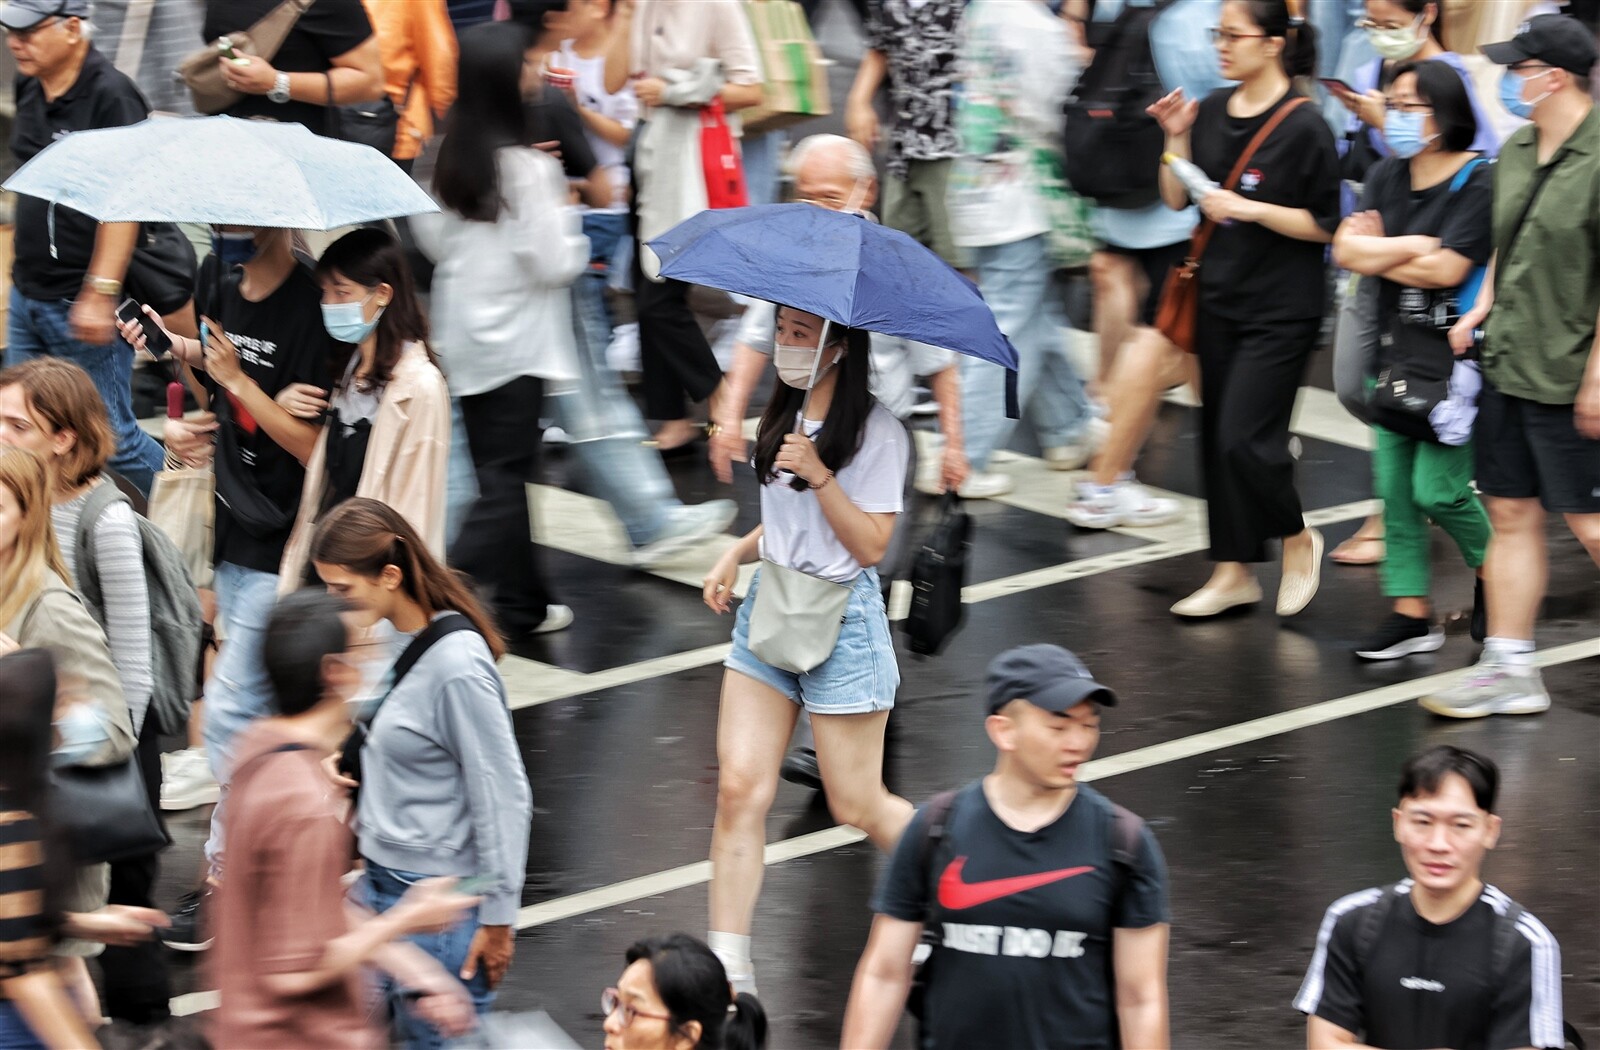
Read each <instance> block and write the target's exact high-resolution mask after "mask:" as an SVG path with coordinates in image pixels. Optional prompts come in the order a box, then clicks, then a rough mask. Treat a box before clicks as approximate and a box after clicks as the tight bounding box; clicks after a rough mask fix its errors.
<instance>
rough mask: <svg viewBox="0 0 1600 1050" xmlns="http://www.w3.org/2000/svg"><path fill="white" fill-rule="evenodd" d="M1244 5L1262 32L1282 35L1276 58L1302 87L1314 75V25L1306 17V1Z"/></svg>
mask: <svg viewBox="0 0 1600 1050" xmlns="http://www.w3.org/2000/svg"><path fill="white" fill-rule="evenodd" d="M1244 6H1245V8H1246V9H1247V10H1248V11H1249V12H1250V20H1251V21H1252V22H1254V23H1255V24H1256V25H1257V26H1259V27H1260V28H1261V31H1262V32H1263V33H1265V34H1267V36H1269V37H1271V36H1275V37H1282V38H1283V51H1282V52H1281V53H1280V54H1279V56H1278V61H1279V62H1281V63H1282V65H1283V71H1284V72H1285V73H1287V74H1288V76H1289V79H1290V80H1294V81H1298V82H1300V83H1299V84H1297V86H1299V87H1300V88H1301V89H1302V90H1304V89H1305V87H1306V86H1307V85H1306V83H1305V82H1306V81H1309V80H1310V79H1311V78H1313V77H1315V76H1316V75H1317V27H1316V26H1314V25H1312V24H1311V23H1310V22H1309V21H1307V19H1306V14H1305V11H1306V0H1244Z"/></svg>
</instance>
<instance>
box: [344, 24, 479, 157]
mask: <svg viewBox="0 0 1600 1050" xmlns="http://www.w3.org/2000/svg"><path fill="white" fill-rule="evenodd" d="M362 4H363V5H364V6H365V7H366V9H367V17H368V18H369V19H371V21H372V31H373V32H374V33H376V34H377V35H378V51H379V52H380V53H381V54H382V56H383V81H384V87H385V88H386V89H387V90H388V92H389V99H390V101H392V102H393V103H394V104H395V106H396V108H401V104H402V101H403V100H404V99H405V97H406V88H407V85H410V87H411V100H410V101H409V102H407V103H405V105H404V107H403V108H401V113H400V129H399V132H398V134H397V135H396V136H395V145H394V153H393V156H394V158H395V159H396V160H409V159H411V158H414V157H416V156H417V155H418V154H419V153H421V152H422V144H423V143H424V142H426V141H427V140H428V138H429V137H430V136H431V135H432V134H433V121H434V118H435V117H442V116H444V114H445V111H446V110H447V109H449V108H450V104H451V103H452V102H454V101H455V99H456V34H455V29H454V28H452V26H451V25H450V13H449V10H448V8H447V7H446V4H445V0H362Z"/></svg>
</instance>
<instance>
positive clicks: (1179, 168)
mask: <svg viewBox="0 0 1600 1050" xmlns="http://www.w3.org/2000/svg"><path fill="white" fill-rule="evenodd" d="M1161 163H1163V164H1165V165H1166V166H1167V167H1169V168H1171V169H1172V174H1174V175H1176V176H1177V177H1178V181H1179V182H1181V183H1183V188H1184V189H1185V190H1186V191H1188V194H1189V199H1190V200H1192V201H1194V202H1195V203H1196V204H1199V203H1200V200H1201V198H1203V197H1204V196H1205V195H1206V194H1208V193H1210V192H1211V191H1212V190H1216V189H1220V188H1221V187H1219V186H1218V185H1217V184H1216V183H1214V182H1212V181H1211V180H1210V179H1209V178H1207V177H1206V173H1205V172H1203V171H1201V170H1200V165H1198V164H1196V163H1194V162H1193V161H1190V160H1184V159H1183V158H1182V157H1180V156H1178V155H1177V154H1176V153H1163V154H1162V155H1161Z"/></svg>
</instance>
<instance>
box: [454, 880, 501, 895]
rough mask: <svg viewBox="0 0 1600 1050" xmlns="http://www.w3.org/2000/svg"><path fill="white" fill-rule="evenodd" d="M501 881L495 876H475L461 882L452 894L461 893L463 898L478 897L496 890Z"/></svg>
mask: <svg viewBox="0 0 1600 1050" xmlns="http://www.w3.org/2000/svg"><path fill="white" fill-rule="evenodd" d="M499 881H500V880H499V879H497V878H496V877H495V876H493V875H474V876H472V877H471V878H467V879H462V880H461V881H460V882H458V883H456V885H455V888H454V889H453V890H451V892H452V893H459V894H461V896H463V897H476V896H478V895H479V894H481V893H483V892H484V891H485V890H492V889H494V887H495V885H496V884H497V883H499Z"/></svg>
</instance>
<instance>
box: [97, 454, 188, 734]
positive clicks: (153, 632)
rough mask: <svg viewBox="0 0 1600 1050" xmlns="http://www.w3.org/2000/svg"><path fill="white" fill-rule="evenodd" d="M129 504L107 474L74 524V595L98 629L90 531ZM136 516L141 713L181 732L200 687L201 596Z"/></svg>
mask: <svg viewBox="0 0 1600 1050" xmlns="http://www.w3.org/2000/svg"><path fill="white" fill-rule="evenodd" d="M128 502H129V501H128V497H127V496H125V495H123V494H122V491H121V490H120V489H118V488H117V486H116V484H115V483H114V482H113V481H111V479H109V478H107V479H105V480H103V481H102V482H101V483H100V484H98V485H96V486H95V487H94V488H92V489H90V490H89V499H88V501H87V502H86V503H85V504H84V507H83V518H82V520H81V521H80V522H79V525H78V559H77V560H78V593H79V594H81V595H82V596H83V602H84V604H85V605H87V606H88V607H89V612H90V613H92V614H93V615H94V618H95V621H96V622H97V623H99V624H100V626H101V627H104V626H105V622H106V620H105V609H104V596H103V595H102V593H101V591H100V579H99V575H98V573H97V572H96V571H95V558H94V548H93V541H94V530H95V526H96V525H98V524H99V522H100V515H101V514H103V513H105V509H106V508H107V507H109V506H111V504H113V503H128ZM130 506H131V504H130ZM134 520H135V521H137V522H138V523H139V546H140V549H141V550H142V551H143V552H144V580H145V587H146V588H147V589H148V590H149V592H150V709H149V712H148V714H146V716H145V717H147V718H154V719H155V720H156V728H157V729H159V730H160V731H161V732H163V733H167V734H170V735H176V734H181V733H184V732H186V731H187V729H186V726H187V725H188V722H189V707H190V705H191V704H193V703H194V698H195V694H196V693H197V692H198V691H199V687H200V681H199V679H200V646H201V640H200V632H201V629H202V627H203V626H204V621H203V618H202V616H201V614H200V595H199V594H198V593H197V592H196V590H195V586H194V580H192V579H191V578H190V576H189V570H188V568H187V567H186V566H185V565H184V560H183V555H182V554H181V553H180V552H179V551H178V548H177V547H176V546H174V545H173V543H172V540H170V539H168V538H167V534H166V533H164V532H162V531H161V530H160V529H159V528H157V527H156V526H155V525H154V524H152V523H151V522H150V520H149V519H148V518H146V517H145V516H144V515H142V514H138V513H135V514H134Z"/></svg>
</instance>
